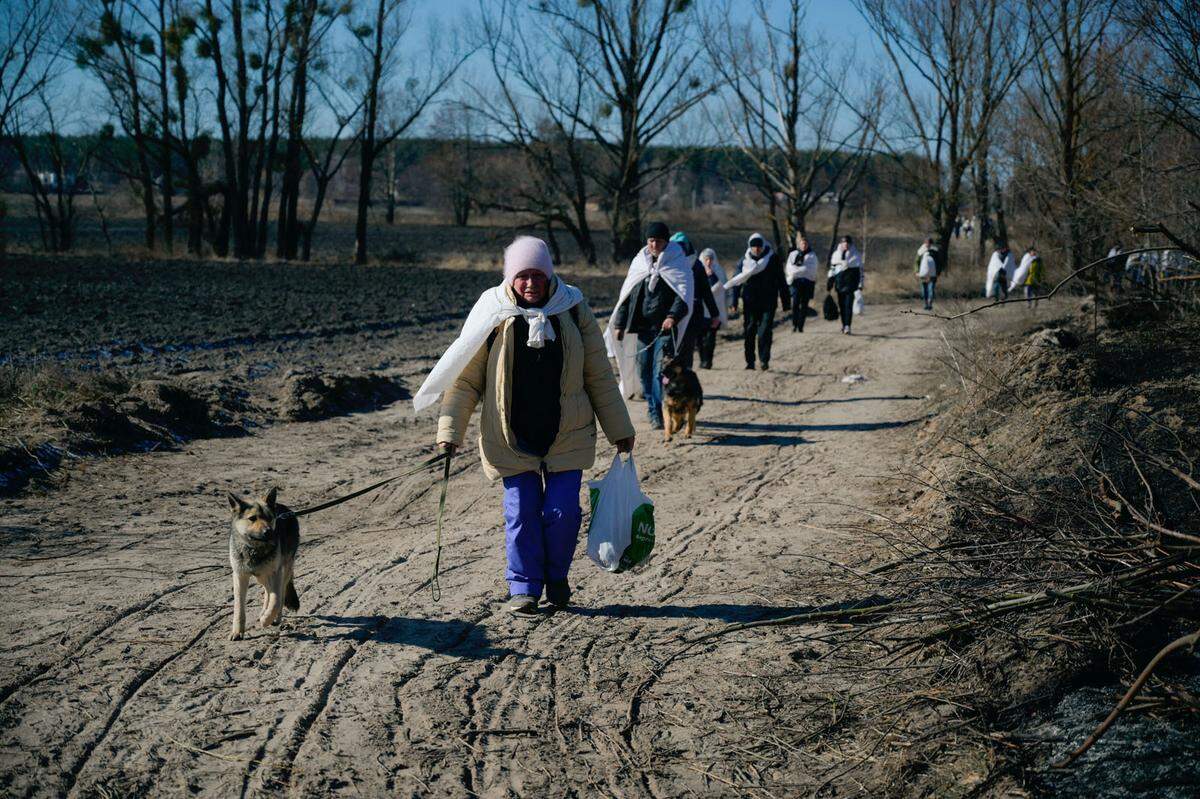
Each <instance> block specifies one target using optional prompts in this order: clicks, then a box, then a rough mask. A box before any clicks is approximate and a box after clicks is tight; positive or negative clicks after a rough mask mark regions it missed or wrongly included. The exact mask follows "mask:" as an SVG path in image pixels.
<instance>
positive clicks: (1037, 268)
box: [1008, 247, 1045, 308]
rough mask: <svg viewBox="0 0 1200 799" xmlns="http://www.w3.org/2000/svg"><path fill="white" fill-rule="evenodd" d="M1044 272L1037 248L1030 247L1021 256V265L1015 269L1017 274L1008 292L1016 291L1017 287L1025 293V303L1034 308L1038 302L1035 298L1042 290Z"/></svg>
mask: <svg viewBox="0 0 1200 799" xmlns="http://www.w3.org/2000/svg"><path fill="white" fill-rule="evenodd" d="M1044 271H1045V270H1044V269H1043V267H1042V256H1041V255H1040V254H1038V250H1037V247H1030V248H1029V249H1028V250H1026V251H1025V255H1024V256H1022V258H1021V265H1020V266H1018V267H1017V273H1016V275H1014V276H1013V282H1012V284H1011V285H1010V286H1009V287H1008V290H1009V291H1010V292H1012V291H1016V290H1017V287H1018V286H1019V287H1021V288H1022V289H1023V290H1024V292H1025V303H1026V304H1027V305H1028V306H1029V307H1030V308H1036V307H1037V304H1038V301H1037V300H1036V299H1035V297H1037V294H1038V292H1039V291H1041V290H1042V279H1043V276H1044Z"/></svg>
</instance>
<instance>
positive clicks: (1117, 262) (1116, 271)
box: [1104, 244, 1125, 294]
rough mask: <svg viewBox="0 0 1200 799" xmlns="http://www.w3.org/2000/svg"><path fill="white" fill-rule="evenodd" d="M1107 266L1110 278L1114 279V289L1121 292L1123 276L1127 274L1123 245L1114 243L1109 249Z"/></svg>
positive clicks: (1118, 292) (1117, 292) (1115, 291)
mask: <svg viewBox="0 0 1200 799" xmlns="http://www.w3.org/2000/svg"><path fill="white" fill-rule="evenodd" d="M1104 266H1105V268H1106V269H1107V270H1108V274H1109V278H1110V279H1111V280H1112V290H1113V292H1114V293H1116V294H1120V293H1121V278H1122V277H1123V276H1124V274H1125V261H1124V259H1123V258H1121V245H1120V244H1114V245H1113V246H1112V247H1111V248H1109V250H1108V263H1106V264H1105V265H1104Z"/></svg>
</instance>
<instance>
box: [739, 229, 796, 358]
mask: <svg viewBox="0 0 1200 799" xmlns="http://www.w3.org/2000/svg"><path fill="white" fill-rule="evenodd" d="M739 286H740V287H741V290H742V343H743V345H744V347H745V354H746V368H747V369H753V368H754V354H755V347H756V345H757V350H758V363H759V366H760V367H761V368H762V370H763V371H764V372H765V371H767V370H768V369H770V368H771V340H772V338H773V337H774V333H775V303H776V300H777V299H778V302H779V303H780V304H781V305H782V306H783V310H785V311H787V310H790V309H791V307H792V300H791V297H790V296H789V295H788V285H787V281H786V280H785V279H784V277H783V265H782V263H781V262H780V260H779V257H778V256H777V255H776V254H775V250H774V249H773V248H772V247H771V245H770V244H768V243H767V240H766V239H764V238H763V237H762V234H761V233H755V234H754V235H752V236H751V237H750V239H749V241H748V242H747V246H746V254H745V255H743V256H742V268H741V271H740V272H738V274H736V275H734V276H733V277H732V278H730V279H729V281H728V282H727V283H726V284H725V288H726V289H727V290H728V289H731V288H737V287H739Z"/></svg>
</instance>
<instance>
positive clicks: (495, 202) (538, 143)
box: [469, 2, 598, 264]
mask: <svg viewBox="0 0 1200 799" xmlns="http://www.w3.org/2000/svg"><path fill="white" fill-rule="evenodd" d="M489 11H493V12H494V13H489ZM521 21H522V20H521V17H520V16H519V15H518V13H517V7H516V5H515V3H512V2H505V3H503V4H502V5H499V6H498V7H490V6H485V7H484V14H483V16H482V24H483V30H482V39H483V44H482V46H483V48H484V50H485V52H486V53H487V55H488V59H489V63H490V65H491V68H492V74H493V76H494V77H495V80H496V85H497V87H498V89H499V91H498V92H493V91H488V90H487V89H485V88H482V87H480V86H479V85H478V84H473V85H472V90H473V96H472V98H471V100H470V102H469V105H470V107H471V108H472V109H474V110H475V112H476V113H477V114H479V115H480V116H481V117H482V118H483V119H484V120H486V121H487V122H488V123H489V124H490V125H491V127H492V128H493V130H494V131H495V138H497V140H498V141H499V143H500V144H502V145H504V146H507V147H511V148H513V149H515V150H516V151H518V152H519V153H520V156H521V159H522V161H523V169H509V168H508V167H509V166H511V164H510V163H509V161H508V159H504V161H503V163H497V162H495V160H493V163H492V164H491V166H492V170H493V172H496V171H497V170H499V171H503V173H504V177H503V180H502V182H497V181H496V180H492V181H485V185H486V184H490V185H492V186H493V187H495V188H497V189H499V190H492V191H487V190H486V188H485V191H484V196H483V197H482V198H481V201H482V202H483V203H484V204H485V205H486V206H487V207H490V208H496V209H499V210H504V211H509V212H513V213H519V214H522V215H525V216H529V217H531V218H532V219H533V224H534V225H536V226H537V227H541V228H546V229H547V230H550V231H552V230H553V229H554V227H555V226H559V227H562V228H563V229H564V230H566V231H567V232H568V233H569V234H570V235H571V237H572V238H573V239H574V240H575V243H576V245H577V246H578V247H579V251H580V253H581V254H582V256H583V258H584V260H585V261H587V263H589V264H595V263H596V262H597V248H596V243H595V240H594V237H593V234H592V228H591V223H590V221H589V219H588V206H589V204H590V203H591V202H592V200H593V199H594V197H595V196H596V193H597V192H596V186H595V181H594V180H593V179H592V178H591V175H594V174H595V172H596V170H597V167H598V164H597V160H598V158H597V157H598V152H597V150H598V146H597V145H596V144H595V142H594V141H592V140H591V139H590V135H589V131H588V130H586V129H585V126H584V123H583V120H584V119H585V117H586V115H587V114H588V113H589V111H590V110H591V109H590V108H589V101H588V100H587V98H588V97H589V96H590V95H589V92H588V85H589V84H588V81H587V74H586V71H585V69H584V66H583V64H582V63H581V62H580V61H579V60H578V59H577V58H574V57H572V56H571V55H570V54H569V50H568V49H564V48H559V49H556V50H554V51H551V52H547V51H546V49H545V48H543V47H540V46H538V44H537V40H536V39H534V38H532V37H530V36H528V35H525V31H524V29H523V28H522V26H521V24H520V23H521ZM578 38H579V37H578V36H577V39H578ZM582 47H583V45H582V43H581V42H579V41H577V42H576V44H575V45H574V46H573V48H574V49H576V50H578V49H582ZM497 94H498V95H499V99H500V102H497V98H496V95H497ZM495 177H499V176H498V175H497V176H495ZM499 187H502V188H499Z"/></svg>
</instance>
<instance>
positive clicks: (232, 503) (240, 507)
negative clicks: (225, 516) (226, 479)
mask: <svg viewBox="0 0 1200 799" xmlns="http://www.w3.org/2000/svg"><path fill="white" fill-rule="evenodd" d="M227 496H228V498H229V509H230V510H231V511H233V514H234V515H235V516H236V515H237V514H239V513H241V512H242V511H244V510H245V509H246V507H247V504H246V501H245V500H243V499H242V498H241V497H239V496H238V495H237V494H235V493H233V492H232V491H230V492H229V493H228V495H227Z"/></svg>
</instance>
